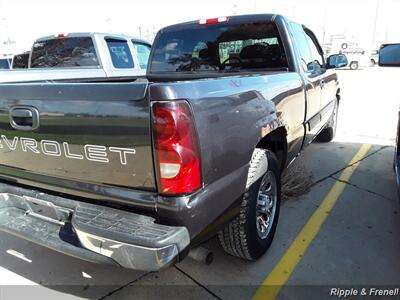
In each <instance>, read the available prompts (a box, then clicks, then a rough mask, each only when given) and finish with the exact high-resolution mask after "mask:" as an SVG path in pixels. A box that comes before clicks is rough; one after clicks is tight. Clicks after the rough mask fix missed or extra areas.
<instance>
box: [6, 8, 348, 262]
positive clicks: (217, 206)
mask: <svg viewBox="0 0 400 300" xmlns="http://www.w3.org/2000/svg"><path fill="white" fill-rule="evenodd" d="M337 58H338V57H337V56H331V57H330V58H328V60H327V62H325V60H324V56H323V52H322V50H321V47H320V45H319V43H318V41H317V39H316V37H315V35H314V34H313V33H312V31H310V30H309V29H307V28H306V27H304V26H302V25H299V24H296V23H293V22H291V21H289V20H287V19H286V18H285V17H283V16H280V15H272V14H262V15H261V14H260V15H245V16H232V17H223V18H215V19H206V20H199V21H194V22H188V23H184V24H178V25H173V26H170V27H167V28H164V29H162V30H160V31H159V32H158V34H157V36H156V39H155V41H154V44H153V47H152V50H151V54H150V60H149V65H148V68H147V75H146V79H144V78H138V79H137V80H135V79H131V80H129V81H127V80H120V81H118V80H115V79H113V80H110V82H107V81H106V80H100V81H99V82H95V81H93V80H81V81H80V82H65V81H63V82H57V81H54V82H51V83H49V82H37V83H19V84H18V83H14V84H10V83H8V84H1V85H0V179H1V182H0V191H1V194H0V229H1V230H2V231H5V232H8V233H10V234H14V235H17V236H19V237H21V238H23V239H27V240H30V241H32V242H34V243H37V244H41V245H43V246H45V247H48V248H51V249H54V250H56V251H60V252H63V253H65V254H68V255H72V256H75V257H79V258H81V259H85V260H88V261H92V262H100V263H110V264H115V265H119V266H122V267H126V268H132V269H140V270H159V269H161V268H163V267H166V266H169V265H171V264H173V263H175V262H177V261H180V260H182V259H183V258H184V257H185V256H186V255H187V254H188V252H189V251H190V250H191V249H194V248H195V247H196V246H198V245H200V244H201V243H202V242H203V241H205V240H207V239H209V238H210V237H213V236H215V235H217V234H218V236H219V240H220V242H221V245H222V247H223V248H224V249H225V250H226V251H227V252H228V253H229V254H232V255H235V256H238V257H241V258H244V259H247V260H255V259H257V258H259V257H260V256H261V255H262V254H263V253H265V251H266V250H267V249H268V247H269V246H270V244H271V242H272V239H273V237H274V234H275V230H276V226H277V222H278V216H279V206H280V198H281V192H280V190H281V183H280V182H281V181H280V175H281V173H282V172H283V171H284V170H285V168H286V167H287V166H288V165H289V164H290V163H291V162H293V160H294V159H295V158H296V157H297V156H298V155H299V153H300V151H301V150H302V149H303V148H304V147H305V146H307V145H308V144H310V143H311V142H312V141H313V140H314V139H315V138H318V139H319V140H320V141H323V142H329V141H331V140H332V139H333V137H334V134H335V128H336V118H337V112H338V106H339V100H340V88H339V82H338V78H337V75H336V74H335V72H334V70H333V69H334V68H335V67H342V66H343V64H345V62H344V60H343V59H337ZM338 61H340V63H335V62H338Z"/></svg>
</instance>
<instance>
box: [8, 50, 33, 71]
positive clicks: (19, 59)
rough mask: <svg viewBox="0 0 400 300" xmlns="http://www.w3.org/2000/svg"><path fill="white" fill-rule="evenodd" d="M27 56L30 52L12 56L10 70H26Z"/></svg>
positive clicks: (27, 64)
mask: <svg viewBox="0 0 400 300" xmlns="http://www.w3.org/2000/svg"><path fill="white" fill-rule="evenodd" d="M29 54H30V51H27V52H24V53H21V54H17V55H14V57H13V59H12V64H11V69H27V68H28V66H29Z"/></svg>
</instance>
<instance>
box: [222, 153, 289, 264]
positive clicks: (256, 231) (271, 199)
mask: <svg viewBox="0 0 400 300" xmlns="http://www.w3.org/2000/svg"><path fill="white" fill-rule="evenodd" d="M255 151H256V152H255V153H254V155H253V158H252V161H251V164H250V169H249V175H248V181H249V180H252V177H253V176H258V175H257V174H260V172H261V173H262V175H261V177H260V178H258V179H257V180H255V181H254V183H252V184H251V185H250V186H248V187H247V189H246V192H245V193H244V195H243V199H242V203H241V205H240V213H239V215H238V216H237V217H236V218H235V219H233V220H232V221H231V222H230V223H229V224H228V225H227V226H226V227H225V228H224V229H223V230H221V231H220V232H219V234H218V238H219V241H220V244H221V246H222V248H223V249H224V250H225V251H226V252H227V253H229V254H231V255H233V256H237V257H241V258H244V259H246V260H255V259H257V258H259V257H260V256H262V255H263V254H264V253H265V252H266V251H267V250H268V248H269V247H270V245H271V243H272V240H273V238H274V235H275V230H276V226H277V224H278V217H279V208H280V200H281V181H280V171H279V164H278V160H277V159H276V156H275V155H274V154H273V153H272V152H270V151H267V150H263V149H256V150H255Z"/></svg>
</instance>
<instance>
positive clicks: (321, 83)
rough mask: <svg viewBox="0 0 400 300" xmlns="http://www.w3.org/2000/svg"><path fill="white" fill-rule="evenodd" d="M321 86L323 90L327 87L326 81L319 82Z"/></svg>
mask: <svg viewBox="0 0 400 300" xmlns="http://www.w3.org/2000/svg"><path fill="white" fill-rule="evenodd" d="M319 86H320V87H321V89H323V88H324V87H325V80H323V79H321V80H320V82H319Z"/></svg>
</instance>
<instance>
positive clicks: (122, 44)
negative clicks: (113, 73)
mask: <svg viewBox="0 0 400 300" xmlns="http://www.w3.org/2000/svg"><path fill="white" fill-rule="evenodd" d="M106 42H107V47H108V50H109V52H110V56H111V61H112V63H113V66H114V67H115V68H117V69H128V68H133V67H134V65H133V59H132V54H131V51H130V49H129V46H128V41H125V40H118V39H111V38H109V39H106Z"/></svg>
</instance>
